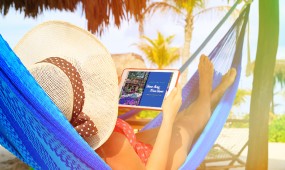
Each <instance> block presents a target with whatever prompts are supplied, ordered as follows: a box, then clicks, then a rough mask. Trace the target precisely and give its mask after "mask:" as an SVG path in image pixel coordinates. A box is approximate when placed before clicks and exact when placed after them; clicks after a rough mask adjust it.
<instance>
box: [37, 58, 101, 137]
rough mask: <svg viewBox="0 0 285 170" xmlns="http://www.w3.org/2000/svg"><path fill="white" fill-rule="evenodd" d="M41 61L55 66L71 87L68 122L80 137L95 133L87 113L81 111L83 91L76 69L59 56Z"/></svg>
mask: <svg viewBox="0 0 285 170" xmlns="http://www.w3.org/2000/svg"><path fill="white" fill-rule="evenodd" d="M41 62H46V63H50V64H53V65H55V66H57V67H58V68H59V69H61V70H62V71H63V72H64V73H65V74H66V76H67V77H68V78H69V80H70V82H71V85H72V89H73V110H72V118H71V120H70V123H71V124H72V125H73V127H74V128H75V129H76V131H77V132H78V133H79V134H80V135H81V136H82V137H84V138H85V137H90V136H93V135H96V134H97V132H98V130H97V128H96V126H95V124H94V122H93V121H92V120H91V119H90V117H89V116H88V115H86V114H85V113H83V112H82V109H83V105H84V99H85V93H84V87H83V83H82V80H81V76H80V74H79V73H78V71H77V69H76V68H75V67H74V66H73V65H72V64H71V63H70V62H68V61H67V60H65V59H62V58H60V57H50V58H47V59H45V60H43V61H41Z"/></svg>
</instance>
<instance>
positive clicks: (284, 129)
mask: <svg viewBox="0 0 285 170" xmlns="http://www.w3.org/2000/svg"><path fill="white" fill-rule="evenodd" d="M269 142H284V143H285V115H282V116H280V117H278V118H275V119H274V120H273V121H272V122H271V123H270V125H269Z"/></svg>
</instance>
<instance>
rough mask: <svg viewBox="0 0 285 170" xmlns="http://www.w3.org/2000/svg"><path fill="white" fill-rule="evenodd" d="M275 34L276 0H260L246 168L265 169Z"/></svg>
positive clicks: (276, 45) (276, 33)
mask: <svg viewBox="0 0 285 170" xmlns="http://www.w3.org/2000/svg"><path fill="white" fill-rule="evenodd" d="M278 35H279V2H278V0H259V35H258V46H257V54H256V62H255V68H254V79H253V90H252V98H251V103H250V119H249V144H248V155H247V165H246V170H256V169H262V170H266V169H268V120H269V110H270V103H271V95H272V88H273V72H274V67H275V62H276V53H277V48H278Z"/></svg>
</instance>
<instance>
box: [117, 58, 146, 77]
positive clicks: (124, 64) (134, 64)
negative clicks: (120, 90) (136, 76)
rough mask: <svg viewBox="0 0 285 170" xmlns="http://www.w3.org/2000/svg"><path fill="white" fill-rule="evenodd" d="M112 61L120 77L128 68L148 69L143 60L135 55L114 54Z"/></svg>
mask: <svg viewBox="0 0 285 170" xmlns="http://www.w3.org/2000/svg"><path fill="white" fill-rule="evenodd" d="M112 59H113V61H114V63H115V65H116V70H117V75H118V77H120V76H121V75H122V73H123V71H124V69H126V68H141V69H144V68H146V64H145V62H144V60H143V58H142V57H141V56H140V55H138V54H135V53H124V54H112Z"/></svg>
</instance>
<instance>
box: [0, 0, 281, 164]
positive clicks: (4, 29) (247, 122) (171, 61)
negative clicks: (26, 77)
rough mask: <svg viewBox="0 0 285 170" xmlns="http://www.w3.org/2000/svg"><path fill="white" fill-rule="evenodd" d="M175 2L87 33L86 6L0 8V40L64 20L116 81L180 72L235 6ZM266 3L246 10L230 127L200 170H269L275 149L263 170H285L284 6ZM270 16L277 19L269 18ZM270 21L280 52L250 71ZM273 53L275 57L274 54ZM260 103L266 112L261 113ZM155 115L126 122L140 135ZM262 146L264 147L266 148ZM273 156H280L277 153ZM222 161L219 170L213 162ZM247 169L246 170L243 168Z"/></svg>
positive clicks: (205, 0) (219, 0)
mask: <svg viewBox="0 0 285 170" xmlns="http://www.w3.org/2000/svg"><path fill="white" fill-rule="evenodd" d="M108 2H112V1H108ZM179 2H181V1H154V0H150V1H147V3H146V4H145V5H146V6H145V7H143V8H144V11H145V12H144V13H143V15H142V17H140V18H137V17H130V16H135V15H133V14H132V13H129V15H130V16H129V17H121V18H120V16H116V15H115V17H111V20H112V21H114V22H109V21H107V20H104V22H103V23H104V24H102V25H99V27H94V26H93V25H96V24H98V23H96V22H97V20H96V21H94V22H93V21H92V20H91V19H90V18H89V19H88V17H90V16H87V15H86V14H85V13H84V11H82V9H84V7H85V6H84V5H86V4H81V3H79V4H78V5H77V8H76V9H75V10H73V9H69V10H73V11H72V12H70V11H65V10H59V9H64V7H51V8H52V9H51V10H50V9H45V10H43V11H42V13H41V12H40V11H30V12H29V11H20V10H19V9H20V8H19V9H18V10H15V8H16V7H17V6H16V5H15V6H11V8H10V9H9V12H8V13H6V12H7V9H8V8H7V7H9V6H7V4H3V3H2V2H0V11H1V14H2V16H1V18H0V33H1V35H2V36H3V37H4V38H5V39H6V40H7V42H8V43H9V44H10V46H11V47H13V46H15V44H16V43H17V41H18V40H19V39H20V38H21V37H22V36H23V35H24V34H25V33H26V32H27V31H28V30H29V29H31V28H32V27H34V26H35V25H37V24H39V23H42V22H44V21H47V20H64V21H67V22H70V23H73V24H75V25H78V26H80V27H83V28H85V29H89V30H90V31H92V32H93V33H94V34H95V35H97V37H98V38H99V39H100V40H101V41H102V43H103V44H104V45H105V46H106V47H107V49H109V51H110V52H111V53H112V58H113V59H114V62H115V64H116V67H117V73H118V77H120V75H121V73H122V70H123V69H124V68H129V67H132V68H159V69H163V68H177V69H178V68H179V67H181V65H182V64H183V63H184V62H185V61H186V60H187V59H188V58H189V56H191V54H192V53H193V52H194V51H195V50H196V49H197V48H198V47H199V46H200V44H201V43H202V42H203V41H204V39H205V38H206V37H207V36H208V35H209V34H210V32H211V31H212V29H213V28H214V27H215V26H216V25H217V23H218V22H219V21H220V20H221V18H222V17H223V16H224V15H225V14H226V13H227V11H228V10H229V9H230V8H231V6H232V5H233V4H234V2H235V1H231V0H229V1H226V0H215V1H213V0H212V1H210V0H189V1H187V3H179ZM250 2H251V1H250V0H247V1H242V2H241V4H239V5H238V7H237V8H236V9H235V11H234V12H233V13H232V14H231V16H230V18H229V19H228V20H227V21H226V23H224V24H223V26H222V27H221V28H220V29H219V32H218V34H217V36H215V37H214V39H213V40H212V41H211V42H210V43H209V45H208V46H207V47H206V48H204V50H203V51H202V53H204V54H206V55H207V54H209V53H210V52H211V50H212V49H213V47H214V46H215V45H216V44H217V42H218V41H219V40H220V39H221V37H222V36H223V35H224V34H225V31H226V30H227V29H228V28H229V27H230V25H231V24H232V23H233V22H234V20H235V19H236V18H237V16H238V14H239V13H240V11H241V10H242V9H243V7H244V4H245V3H250ZM266 3H268V5H267V6H266V5H265V4H266ZM266 3H265V2H263V1H262V0H261V1H258V0H255V1H253V2H252V5H251V10H250V17H249V24H248V27H247V30H246V37H245V43H244V47H245V48H244V51H243V61H242V73H241V80H240V83H239V89H238V92H237V94H236V98H235V101H234V104H233V107H232V109H231V113H230V115H229V117H228V121H227V123H226V124H225V126H224V129H223V130H222V132H221V134H220V137H219V138H218V140H217V142H216V145H214V147H213V149H212V150H211V151H210V153H209V154H208V155H207V157H206V159H205V161H204V163H203V164H202V165H201V167H200V168H201V169H203V168H204V169H206V167H208V168H210V166H213V167H212V168H216V169H221V167H222V166H225V168H233V167H234V166H236V167H239V168H241V169H245V167H246V168H247V169H252V167H259V168H256V169H264V167H266V166H268V165H267V164H268V159H265V158H267V157H268V152H267V148H268V146H269V155H270V154H272V151H270V149H271V148H273V147H276V148H275V149H276V150H274V152H278V153H280V152H282V149H283V154H281V158H280V159H281V160H280V161H279V162H278V160H277V161H275V162H274V161H273V162H270V161H269V169H285V163H284V162H285V154H284V151H285V147H284V146H285V87H284V86H285V39H284V37H285V11H284V10H282V7H284V6H285V1H279V11H278V1H277V0H274V1H268V2H266ZM142 4H143V3H142ZM276 4H277V5H276ZM265 6H266V7H265ZM266 8H267V9H268V10H269V9H270V10H271V11H270V12H271V13H270V12H269V13H270V14H272V15H270V16H269V15H268V16H267V18H266V17H264V15H265V14H267V13H266V12H268V11H266V10H265V9H266ZM274 11H277V12H276V13H274ZM23 12H25V13H26V15H27V16H28V15H30V16H36V14H38V15H37V17H36V18H32V17H27V16H25V14H23ZM113 12H114V11H113ZM263 12H264V13H265V14H263ZM114 14H115V13H114ZM118 15H119V14H118ZM278 15H279V18H278ZM261 16H263V18H262V19H264V18H265V19H264V20H263V21H262V22H265V23H268V24H264V23H263V24H264V25H259V24H260V23H259V19H261V18H259V17H261ZM270 17H271V18H270ZM85 18H87V19H88V21H87V20H86V19H85ZM124 18H125V19H126V20H124ZM105 19H106V18H105ZM269 20H273V21H279V25H278V23H277V24H275V25H273V26H272V27H273V29H272V30H274V27H275V28H277V30H278V28H279V35H278V31H277V33H276V32H268V33H266V34H268V35H269V36H272V38H275V39H274V40H275V41H278V43H277V42H276V45H278V50H277V53H276V51H275V53H274V49H273V50H272V49H270V50H271V51H273V52H271V56H268V58H263V59H260V61H259V63H257V64H255V60H256V59H257V58H256V56H257V57H258V55H261V54H260V52H257V51H258V50H260V49H259V48H260V47H258V46H257V45H258V39H260V38H261V37H262V36H265V35H261V34H260V35H259V33H260V28H261V27H265V28H266V27H269V29H268V30H270V29H271V28H270V26H271V25H270V22H269ZM92 24H93V25H92ZM97 28H98V29H97ZM275 30H276V29H275ZM276 36H277V39H276ZM278 37H279V39H278ZM273 48H276V49H277V47H273ZM270 50H269V51H270ZM260 58H261V57H260ZM275 59H276V62H275ZM267 61H268V62H267ZM272 63H275V66H272ZM258 64H259V66H258ZM196 66H197V61H196V60H194V62H193V63H192V66H190V68H189V70H188V71H187V72H186V74H183V75H182V76H181V80H180V81H181V83H184V82H185V81H186V79H187V78H189V77H190V76H191V74H193V71H194V70H195V69H196V68H197V67H196ZM254 66H256V67H258V68H259V70H257V69H256V71H255V70H254V68H255V67H254ZM261 67H262V69H261ZM264 70H265V71H266V70H269V72H270V70H272V72H273V77H272V75H271V78H272V80H271V79H270V76H269V79H268V76H266V75H264V77H262V76H260V75H259V74H258V72H263V71H264ZM255 78H256V79H255ZM271 81H273V86H272V88H270V87H271V86H270V82H271ZM254 82H255V83H254ZM256 82H257V83H256ZM268 82H269V83H268ZM253 84H254V85H253ZM266 84H269V85H266ZM262 88H264V89H262ZM268 88H270V89H268ZM262 93H263V94H262ZM258 97H260V98H258ZM264 98H266V100H265V99H264ZM257 100H259V102H257ZM262 102H264V104H262V105H261V103H262ZM266 106H267V107H266ZM258 107H259V108H262V109H263V110H262V111H263V112H264V111H267V108H268V110H269V111H268V112H266V113H262V112H259V113H256V112H257V111H256V110H258V111H260V109H257V108H258ZM126 111H127V109H121V110H120V114H122V113H124V112H126ZM158 113H159V112H156V111H148V110H144V111H141V112H140V113H139V114H137V115H136V116H135V117H133V118H130V119H129V122H130V123H131V124H132V125H133V126H134V127H136V128H138V129H140V128H141V127H142V126H143V125H144V124H145V123H147V122H148V121H149V120H150V119H152V118H154V117H155V116H156V115H157V114H158ZM267 132H268V136H267ZM264 140H266V144H265V143H264ZM268 143H269V145H268ZM282 143H283V144H282ZM273 144H276V145H273ZM279 149H281V150H280V152H279ZM247 151H248V152H247ZM245 153H246V154H245ZM247 153H248V154H247ZM0 155H1V153H0ZM264 155H265V156H264ZM276 159H278V158H276ZM221 160H223V161H225V162H223V163H222V162H219V161H221ZM217 162H218V163H217ZM245 162H247V165H245ZM277 162H278V163H277ZM275 164H276V165H275ZM277 164H279V166H277Z"/></svg>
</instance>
